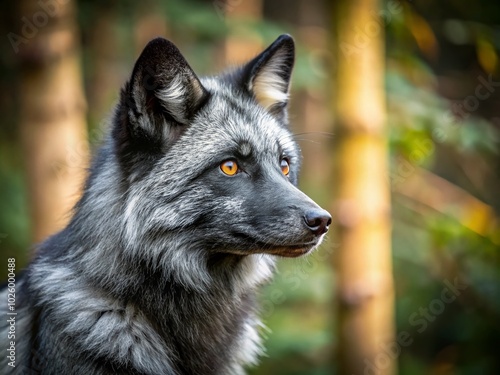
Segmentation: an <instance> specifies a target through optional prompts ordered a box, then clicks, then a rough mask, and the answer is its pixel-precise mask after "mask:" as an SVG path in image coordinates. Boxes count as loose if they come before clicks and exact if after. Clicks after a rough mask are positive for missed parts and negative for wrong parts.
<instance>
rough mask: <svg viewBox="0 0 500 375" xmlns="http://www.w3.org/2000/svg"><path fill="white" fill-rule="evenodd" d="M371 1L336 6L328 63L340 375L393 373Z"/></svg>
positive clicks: (380, 91)
mask: <svg viewBox="0 0 500 375" xmlns="http://www.w3.org/2000/svg"><path fill="white" fill-rule="evenodd" d="M379 6H380V3H379V1H377V0H356V1H351V0H340V1H338V2H337V7H336V8H335V9H334V13H333V25H334V26H333V27H334V28H335V35H336V41H335V46H336V56H337V59H336V62H335V63H334V64H333V65H334V69H336V72H335V74H334V82H333V86H334V87H335V98H334V99H333V106H334V108H335V109H336V131H335V136H336V138H337V145H336V156H335V162H336V173H335V179H334V183H335V187H336V190H337V191H336V204H335V212H334V216H336V217H337V223H338V225H337V234H336V236H337V237H336V241H337V242H338V243H339V245H340V247H339V248H338V250H336V256H337V258H336V266H337V277H338V284H337V285H338V294H337V295H338V327H339V330H338V333H339V342H338V366H339V374H342V375H344V374H345V375H353V374H354V375H362V374H370V375H382V374H384V375H390V374H394V373H395V372H396V365H395V363H396V356H397V352H396V351H394V354H393V355H392V354H390V350H387V348H388V347H389V348H392V347H393V344H394V322H393V315H394V313H393V309H394V302H393V298H394V290H393V279H392V264H391V243H390V242H391V241H390V237H391V225H390V188H389V181H388V175H389V173H388V160H387V159H388V151H387V142H386V134H385V95H384V61H385V59H384V23H383V21H382V20H381V19H380V18H379V15H378V13H379V11H380V9H379Z"/></svg>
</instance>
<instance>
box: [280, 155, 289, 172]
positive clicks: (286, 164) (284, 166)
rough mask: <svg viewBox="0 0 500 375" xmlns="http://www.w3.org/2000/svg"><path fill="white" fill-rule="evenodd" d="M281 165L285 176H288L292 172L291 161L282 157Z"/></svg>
mask: <svg viewBox="0 0 500 375" xmlns="http://www.w3.org/2000/svg"><path fill="white" fill-rule="evenodd" d="M280 167H281V172H283V174H284V175H285V176H288V174H289V173H290V163H289V162H288V160H287V159H281V162H280Z"/></svg>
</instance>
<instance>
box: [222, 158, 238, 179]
mask: <svg viewBox="0 0 500 375" xmlns="http://www.w3.org/2000/svg"><path fill="white" fill-rule="evenodd" d="M220 170H221V171H222V172H223V173H224V174H226V175H228V176H234V175H235V174H236V173H238V170H239V168H238V164H237V163H236V162H235V161H234V160H226V161H223V162H222V163H221V165H220Z"/></svg>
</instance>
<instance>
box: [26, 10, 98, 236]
mask: <svg viewBox="0 0 500 375" xmlns="http://www.w3.org/2000/svg"><path fill="white" fill-rule="evenodd" d="M40 3H41V2H34V1H31V0H23V1H21V2H20V11H21V17H26V19H27V20H28V21H30V22H32V29H31V32H29V33H28V32H27V31H26V30H28V29H22V30H23V37H25V39H26V41H25V43H23V44H22V45H20V47H19V51H18V53H19V57H20V60H21V72H22V77H21V83H20V91H19V93H20V104H21V113H20V130H21V138H22V143H23V147H24V154H25V160H26V166H27V180H28V187H29V200H30V206H31V216H32V237H33V238H32V239H33V240H34V241H40V240H42V239H44V238H45V237H46V236H48V235H50V234H52V233H54V232H56V231H57V230H59V229H61V228H62V227H63V226H64V225H65V223H66V222H67V220H68V219H69V217H70V213H71V208H72V207H73V205H74V204H75V202H76V201H77V199H78V198H79V195H80V191H81V187H82V184H83V178H84V175H85V169H86V167H87V159H88V144H87V136H86V121H85V100H84V95H83V90H82V82H81V70H80V56H79V50H78V45H79V38H78V32H77V24H76V18H75V12H76V10H75V6H74V2H73V1H71V0H68V1H64V2H61V1H46V2H45V3H44V6H43V7H42V6H41V5H40ZM47 4H48V5H47ZM24 34H29V35H24Z"/></svg>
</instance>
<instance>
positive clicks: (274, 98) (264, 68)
mask: <svg viewBox="0 0 500 375" xmlns="http://www.w3.org/2000/svg"><path fill="white" fill-rule="evenodd" d="M294 60H295V43H294V41H293V38H292V37H291V36H290V35H287V34H284V35H281V36H279V37H278V39H276V40H275V41H274V42H273V43H272V44H271V45H270V46H269V47H268V48H267V49H266V50H264V51H263V52H262V53H261V54H259V55H258V56H257V57H255V58H254V59H253V60H251V61H250V62H249V63H248V64H246V65H245V67H244V68H243V71H244V77H245V84H246V85H247V89H248V90H249V91H250V92H251V93H252V94H253V95H254V97H255V99H256V100H257V102H259V104H261V105H262V106H263V107H264V108H266V109H268V110H273V109H275V108H282V107H284V106H285V105H286V104H287V102H288V92H289V88H290V78H291V75H292V69H293V63H294Z"/></svg>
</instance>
